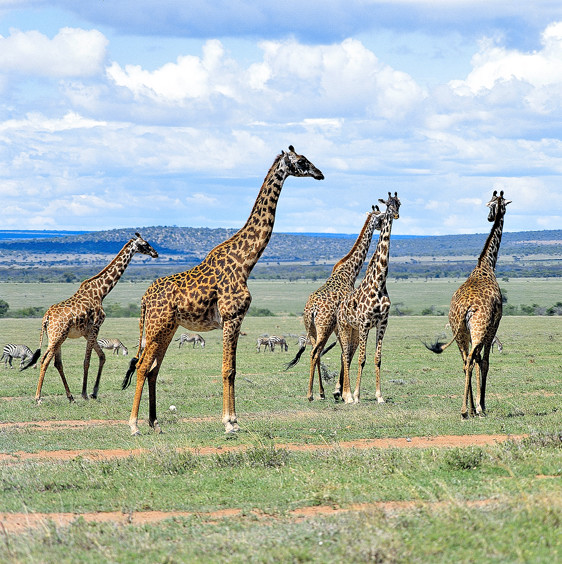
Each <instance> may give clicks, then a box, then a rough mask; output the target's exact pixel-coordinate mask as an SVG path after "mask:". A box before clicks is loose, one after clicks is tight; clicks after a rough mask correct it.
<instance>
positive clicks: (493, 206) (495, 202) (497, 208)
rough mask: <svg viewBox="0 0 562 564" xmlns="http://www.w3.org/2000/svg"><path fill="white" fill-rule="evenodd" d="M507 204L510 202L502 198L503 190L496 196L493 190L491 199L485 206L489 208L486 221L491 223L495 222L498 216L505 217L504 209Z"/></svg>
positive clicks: (496, 193)
mask: <svg viewBox="0 0 562 564" xmlns="http://www.w3.org/2000/svg"><path fill="white" fill-rule="evenodd" d="M507 204H511V200H505V199H504V197H503V190H502V191H501V192H500V195H499V196H498V191H497V190H494V193H493V194H492V199H491V200H490V201H489V202H488V203H487V204H486V205H487V206H488V207H489V208H490V213H489V214H488V221H490V222H492V221H495V220H496V217H498V215H502V216H503V215H505V207H506V206H507Z"/></svg>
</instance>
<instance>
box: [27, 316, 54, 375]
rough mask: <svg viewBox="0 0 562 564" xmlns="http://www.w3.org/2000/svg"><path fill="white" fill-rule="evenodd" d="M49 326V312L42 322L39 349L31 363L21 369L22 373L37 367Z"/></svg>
mask: <svg viewBox="0 0 562 564" xmlns="http://www.w3.org/2000/svg"><path fill="white" fill-rule="evenodd" d="M48 324H49V316H48V312H47V313H46V314H45V316H44V317H43V321H42V322H41V334H40V335H39V348H38V349H37V350H36V351H35V352H34V353H33V356H32V357H31V359H30V360H29V362H27V363H26V364H24V365H23V366H22V367H21V368H20V372H21V371H22V370H27V369H28V368H29V367H30V366H35V365H36V364H37V361H38V360H39V357H40V356H41V347H42V345H43V333H44V332H45V331H46V330H47V325H48Z"/></svg>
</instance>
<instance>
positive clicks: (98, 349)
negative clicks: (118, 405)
mask: <svg viewBox="0 0 562 564" xmlns="http://www.w3.org/2000/svg"><path fill="white" fill-rule="evenodd" d="M97 338H98V337H97V334H96V337H95V339H94V343H93V346H94V350H95V351H96V354H97V355H98V358H99V366H98V375H97V376H96V381H95V383H94V389H93V390H92V395H91V396H90V397H91V398H92V399H97V397H98V390H99V387H100V380H101V371H102V370H103V365H104V364H105V353H104V352H103V351H102V349H101V347H100V346H99V345H98V341H97Z"/></svg>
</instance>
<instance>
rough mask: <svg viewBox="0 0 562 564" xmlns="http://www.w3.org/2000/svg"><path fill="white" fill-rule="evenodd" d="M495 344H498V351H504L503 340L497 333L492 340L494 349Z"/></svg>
mask: <svg viewBox="0 0 562 564" xmlns="http://www.w3.org/2000/svg"><path fill="white" fill-rule="evenodd" d="M494 345H496V346H497V347H498V352H499V353H501V352H503V344H502V342H501V341H500V340H499V339H498V336H497V335H496V336H495V337H494V340H493V341H492V350H494Z"/></svg>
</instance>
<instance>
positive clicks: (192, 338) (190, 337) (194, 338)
mask: <svg viewBox="0 0 562 564" xmlns="http://www.w3.org/2000/svg"><path fill="white" fill-rule="evenodd" d="M176 341H179V345H178V348H181V346H182V345H183V344H185V343H193V348H195V345H196V344H199V345H201V348H202V349H204V348H205V339H203V337H201V335H198V334H197V333H182V334H181V335H180V336H179V337H178V338H177V339H176Z"/></svg>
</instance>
